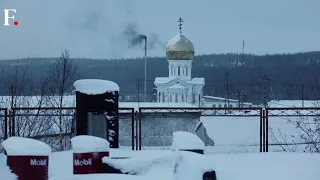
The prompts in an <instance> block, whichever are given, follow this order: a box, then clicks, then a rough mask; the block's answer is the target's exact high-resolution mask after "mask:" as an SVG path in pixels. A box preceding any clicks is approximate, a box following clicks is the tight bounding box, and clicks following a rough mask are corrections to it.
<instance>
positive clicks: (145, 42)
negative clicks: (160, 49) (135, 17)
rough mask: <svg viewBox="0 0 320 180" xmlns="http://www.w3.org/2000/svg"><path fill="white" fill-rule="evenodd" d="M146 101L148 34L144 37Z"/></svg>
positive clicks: (145, 93) (145, 86) (145, 90)
mask: <svg viewBox="0 0 320 180" xmlns="http://www.w3.org/2000/svg"><path fill="white" fill-rule="evenodd" d="M144 102H147V36H145V38H144Z"/></svg>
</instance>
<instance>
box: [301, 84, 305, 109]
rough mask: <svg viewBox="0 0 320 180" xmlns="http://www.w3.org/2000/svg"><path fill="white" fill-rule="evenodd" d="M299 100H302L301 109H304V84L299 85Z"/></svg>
mask: <svg viewBox="0 0 320 180" xmlns="http://www.w3.org/2000/svg"><path fill="white" fill-rule="evenodd" d="M301 99H302V107H304V99H305V97H304V83H302V85H301Z"/></svg>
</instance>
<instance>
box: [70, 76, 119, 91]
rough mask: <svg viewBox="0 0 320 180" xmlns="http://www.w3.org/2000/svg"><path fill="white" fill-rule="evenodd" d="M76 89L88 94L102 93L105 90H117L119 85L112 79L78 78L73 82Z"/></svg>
mask: <svg viewBox="0 0 320 180" xmlns="http://www.w3.org/2000/svg"><path fill="white" fill-rule="evenodd" d="M73 86H74V87H75V88H76V91H79V92H81V93H84V94H88V95H96V94H104V93H106V92H114V91H119V89H120V88H119V86H118V85H117V84H116V83H115V82H112V81H107V80H101V79H80V80H77V81H75V82H74V83H73Z"/></svg>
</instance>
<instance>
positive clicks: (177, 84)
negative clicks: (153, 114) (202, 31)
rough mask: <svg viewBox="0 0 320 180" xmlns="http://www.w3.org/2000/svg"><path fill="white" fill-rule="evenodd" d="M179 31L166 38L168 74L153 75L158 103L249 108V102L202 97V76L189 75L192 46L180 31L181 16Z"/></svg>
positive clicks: (203, 80) (193, 49)
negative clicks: (166, 75)
mask: <svg viewBox="0 0 320 180" xmlns="http://www.w3.org/2000/svg"><path fill="white" fill-rule="evenodd" d="M178 22H179V23H180V24H179V33H178V34H177V35H176V36H174V37H173V38H172V39H171V40H169V41H168V44H167V48H166V54H167V58H168V68H169V74H168V77H156V79H155V81H154V85H155V86H156V89H157V103H166V104H167V103H169V104H171V103H179V104H189V105H194V106H197V107H213V108H215V107H219V108H222V107H225V108H226V107H228V106H229V107H230V108H232V107H251V106H252V104H251V103H248V102H241V103H239V102H238V100H232V99H229V100H227V99H226V98H221V97H214V96H204V94H203V88H204V86H205V79H204V78H201V77H195V78H193V77H192V63H193V58H194V54H195V48H194V45H193V44H192V42H191V41H190V40H189V39H188V38H186V37H185V36H184V35H183V34H182V31H181V25H182V24H181V23H182V22H183V21H182V19H181V18H180V19H179V20H178Z"/></svg>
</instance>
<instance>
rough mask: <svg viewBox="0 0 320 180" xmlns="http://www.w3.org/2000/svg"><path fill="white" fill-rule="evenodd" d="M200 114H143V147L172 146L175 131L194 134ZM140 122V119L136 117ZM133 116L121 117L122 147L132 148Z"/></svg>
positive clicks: (120, 137)
mask: <svg viewBox="0 0 320 180" xmlns="http://www.w3.org/2000/svg"><path fill="white" fill-rule="evenodd" d="M199 119H200V114H199V113H187V114H186V113H184V114H183V113H172V112H171V113H157V114H154V113H143V115H142V124H141V132H142V133H141V135H142V146H171V144H172V134H173V132H175V131H187V132H191V133H194V129H195V127H196V124H197V122H198V121H199ZM136 120H138V117H136ZM131 125H132V123H131V115H130V116H124V115H123V114H122V115H121V114H120V116H119V142H120V146H131Z"/></svg>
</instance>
